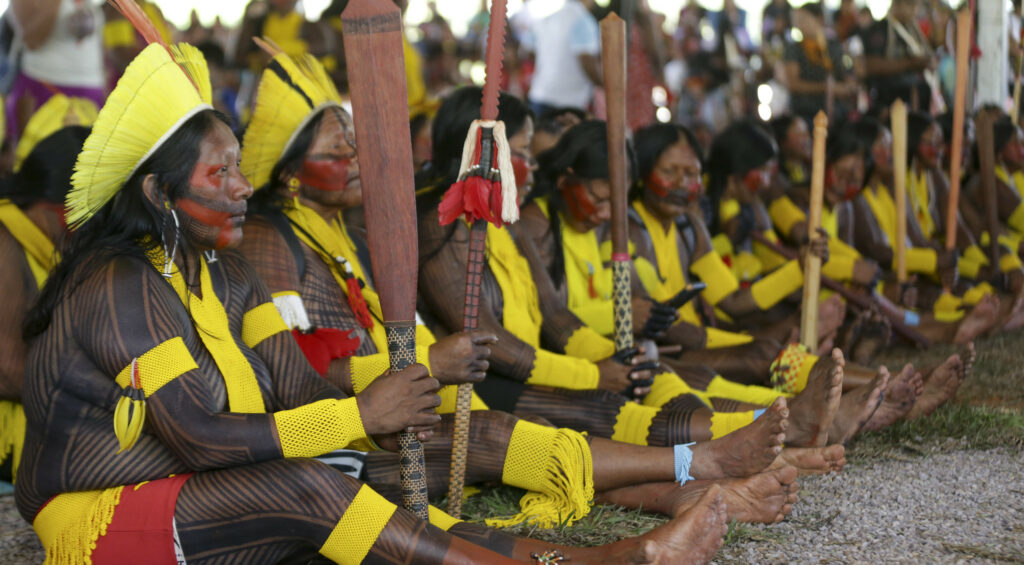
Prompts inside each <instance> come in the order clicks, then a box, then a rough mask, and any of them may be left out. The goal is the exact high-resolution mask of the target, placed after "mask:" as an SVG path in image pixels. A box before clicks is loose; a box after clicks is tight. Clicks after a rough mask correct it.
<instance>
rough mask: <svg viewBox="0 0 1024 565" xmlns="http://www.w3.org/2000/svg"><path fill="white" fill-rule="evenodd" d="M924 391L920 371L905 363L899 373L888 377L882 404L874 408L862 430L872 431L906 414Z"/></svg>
mask: <svg viewBox="0 0 1024 565" xmlns="http://www.w3.org/2000/svg"><path fill="white" fill-rule="evenodd" d="M923 392H924V379H922V378H921V373H919V372H917V371H916V370H915V369H914V366H913V365H911V364H910V363H907V364H906V365H905V366H904V367H903V370H902V371H900V374H898V375H896V376H895V377H892V378H890V379H889V386H887V387H886V389H885V399H884V400H882V405H881V406H879V407H878V410H875V414H874V415H873V416H871V419H870V420H868V423H867V424H864V431H868V432H873V431H875V430H880V429H882V428H884V427H886V426H889V425H891V424H892V423H894V422H896V421H897V420H899V419H900V418H902V417H904V416H906V415H907V413H909V412H910V409H911V408H913V407H914V402H915V401H916V400H917V397H919V396H921V394H922V393H923Z"/></svg>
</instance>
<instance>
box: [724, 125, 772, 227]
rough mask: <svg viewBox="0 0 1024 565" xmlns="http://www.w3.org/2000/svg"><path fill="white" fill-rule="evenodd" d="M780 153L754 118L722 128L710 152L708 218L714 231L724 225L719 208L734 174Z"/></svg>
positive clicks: (756, 165)
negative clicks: (720, 218) (709, 208)
mask: <svg viewBox="0 0 1024 565" xmlns="http://www.w3.org/2000/svg"><path fill="white" fill-rule="evenodd" d="M777 154H778V148H777V147H776V146H775V141H774V140H773V139H772V138H771V137H769V135H768V133H767V132H766V131H765V130H764V129H763V128H762V127H761V126H759V125H757V124H755V123H754V122H753V121H751V120H742V121H739V122H735V123H733V124H731V125H730V126H729V127H727V128H725V129H724V130H722V132H721V133H719V134H718V135H717V136H715V139H714V141H712V142H711V152H710V153H709V154H708V167H707V171H708V176H709V178H710V180H709V182H708V198H709V199H710V200H711V217H710V218H707V220H708V222H709V224H710V226H711V230H712V232H717V231H719V230H720V229H721V226H720V225H719V223H720V222H719V214H718V208H719V205H720V204H721V202H722V196H723V195H724V194H725V188H726V186H728V183H729V176H730V175H737V176H743V175H745V174H747V172H749V171H752V170H754V169H756V168H758V167H762V166H764V164H765V163H767V162H768V161H770V160H771V159H772V158H774V157H775V156H776V155H777Z"/></svg>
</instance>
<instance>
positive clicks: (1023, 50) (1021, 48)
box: [1010, 2, 1024, 124]
mask: <svg viewBox="0 0 1024 565" xmlns="http://www.w3.org/2000/svg"><path fill="white" fill-rule="evenodd" d="M1017 19H1018V20H1024V2H1021V3H1020V8H1019V9H1018V12H1017ZM1022 73H1024V29H1021V31H1020V35H1019V36H1018V37H1017V77H1016V78H1015V79H1014V81H1013V109H1012V110H1010V117H1011V118H1012V119H1013V123H1015V124H1016V123H1017V119H1018V118H1019V117H1020V78H1021V74H1022Z"/></svg>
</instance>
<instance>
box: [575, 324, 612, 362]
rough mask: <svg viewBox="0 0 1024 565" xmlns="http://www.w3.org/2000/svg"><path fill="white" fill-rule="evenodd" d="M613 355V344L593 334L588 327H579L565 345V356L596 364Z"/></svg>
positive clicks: (597, 334)
mask: <svg viewBox="0 0 1024 565" xmlns="http://www.w3.org/2000/svg"><path fill="white" fill-rule="evenodd" d="M613 353H615V343H614V342H612V340H610V339H608V338H606V337H604V336H602V335H600V334H599V333H597V332H595V331H594V330H593V329H591V328H590V326H580V328H579V329H578V330H576V331H575V332H573V333H572V335H571V336H569V341H567V342H566V343H565V354H566V355H571V356H572V357H579V358H580V359H586V360H587V361H591V362H593V363H597V362H598V361H601V360H603V359H607V358H609V357H611V356H612V354H613Z"/></svg>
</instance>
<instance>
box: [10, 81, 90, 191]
mask: <svg viewBox="0 0 1024 565" xmlns="http://www.w3.org/2000/svg"><path fill="white" fill-rule="evenodd" d="M98 113H99V110H98V109H97V108H96V103H95V102H93V101H92V100H89V99H88V98H78V97H74V96H73V97H68V96H65V95H63V94H60V93H57V94H54V95H53V96H51V97H50V99H49V100H47V101H46V103H45V104H43V105H42V106H40V107H39V109H38V110H36V113H35V114H32V118H30V119H29V121H28V123H27V124H26V125H25V131H24V132H22V134H21V138H20V139H18V147H17V149H16V150H15V152H14V171H15V172H17V171H18V170H19V169H21V164H22V163H24V162H25V159H26V158H28V156H29V154H30V153H32V150H33V149H35V148H36V145H39V142H40V141H42V140H44V139H46V138H47V137H50V136H51V135H53V133H54V132H56V131H57V130H59V129H61V128H64V127H67V126H91V125H92V124H93V122H95V121H96V115H97V114H98Z"/></svg>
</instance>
